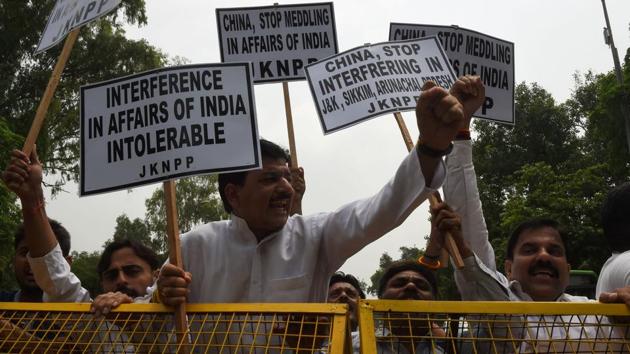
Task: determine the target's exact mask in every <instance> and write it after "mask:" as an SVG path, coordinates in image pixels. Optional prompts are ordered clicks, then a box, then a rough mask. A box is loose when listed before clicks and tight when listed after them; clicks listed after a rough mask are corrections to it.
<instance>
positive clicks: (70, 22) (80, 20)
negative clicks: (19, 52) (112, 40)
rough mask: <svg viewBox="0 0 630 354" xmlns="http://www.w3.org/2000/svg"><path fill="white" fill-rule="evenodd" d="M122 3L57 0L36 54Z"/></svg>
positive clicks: (97, 0)
mask: <svg viewBox="0 0 630 354" xmlns="http://www.w3.org/2000/svg"><path fill="white" fill-rule="evenodd" d="M119 4H120V0H57V2H56V3H55V7H54V8H53V11H52V12H51V14H50V16H48V22H47V23H46V28H45V29H44V32H43V33H42V37H41V38H40V40H39V44H38V45H37V50H35V54H37V53H40V52H43V51H45V50H46V49H48V48H50V47H52V46H54V45H55V44H57V43H59V42H60V41H61V40H62V39H63V38H64V37H65V36H66V34H68V33H69V32H70V31H72V30H73V29H75V28H78V27H81V26H83V25H84V24H86V23H88V22H90V21H92V20H95V19H97V18H99V17H101V16H103V15H105V14H107V13H109V12H110V11H112V10H114V9H115V8H116V7H117V6H118V5H119Z"/></svg>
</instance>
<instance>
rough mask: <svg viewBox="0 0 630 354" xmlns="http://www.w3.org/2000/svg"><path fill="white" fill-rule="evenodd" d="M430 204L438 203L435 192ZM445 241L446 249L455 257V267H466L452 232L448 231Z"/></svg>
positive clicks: (430, 197) (431, 196) (430, 196)
mask: <svg viewBox="0 0 630 354" xmlns="http://www.w3.org/2000/svg"><path fill="white" fill-rule="evenodd" d="M436 193H437V192H436ZM429 204H431V206H434V205H436V204H438V200H437V198H436V197H435V194H433V193H432V194H431V195H429ZM444 243H445V244H444V248H446V251H448V253H449V254H450V255H451V258H453V263H454V264H455V267H457V269H462V268H464V259H463V258H462V255H461V253H460V252H459V248H458V247H457V244H456V243H455V240H454V239H453V236H452V235H451V233H450V232H447V233H446V235H445V237H444Z"/></svg>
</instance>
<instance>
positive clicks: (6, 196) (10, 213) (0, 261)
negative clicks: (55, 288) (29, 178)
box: [0, 117, 22, 289]
mask: <svg viewBox="0 0 630 354" xmlns="http://www.w3.org/2000/svg"><path fill="white" fill-rule="evenodd" d="M21 143H22V137H20V136H19V135H17V134H14V133H13V132H11V130H10V129H9V126H8V124H7V122H6V120H5V119H3V118H2V117H0V151H10V149H11V147H12V146H16V145H19V144H21ZM8 163H9V155H6V154H3V155H0V166H2V168H3V167H4V166H7V165H8ZM16 199H17V198H16V196H15V194H13V192H11V191H10V190H9V189H8V188H7V187H6V186H5V185H4V183H1V182H0V205H2V208H0V209H1V210H0V270H1V272H0V289H13V288H16V287H17V284H16V282H15V277H14V276H13V266H12V264H13V255H14V247H13V234H14V233H15V230H16V228H17V225H18V224H19V223H20V221H21V220H22V214H21V213H20V208H19V207H18V206H17V205H16V204H15V201H16Z"/></svg>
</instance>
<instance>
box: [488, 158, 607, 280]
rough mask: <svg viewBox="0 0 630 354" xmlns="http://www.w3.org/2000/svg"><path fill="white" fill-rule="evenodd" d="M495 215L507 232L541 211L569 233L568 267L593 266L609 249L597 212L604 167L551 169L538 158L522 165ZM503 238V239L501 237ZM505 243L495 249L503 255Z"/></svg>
mask: <svg viewBox="0 0 630 354" xmlns="http://www.w3.org/2000/svg"><path fill="white" fill-rule="evenodd" d="M512 181H513V188H512V189H511V190H510V191H509V193H508V195H507V200H508V201H507V203H506V204H505V209H504V211H503V213H502V214H501V231H502V234H503V235H509V234H510V232H511V230H513V229H514V228H516V226H517V225H518V224H519V223H520V222H522V221H523V220H526V219H529V218H533V217H536V216H541V215H544V216H546V217H550V218H552V219H555V220H557V221H559V222H560V224H561V225H563V227H564V228H565V230H566V232H567V233H568V235H569V236H570V237H569V239H568V240H567V249H568V255H567V256H568V260H569V263H570V264H571V265H572V267H573V268H574V269H589V270H599V269H600V268H601V266H602V265H603V263H604V261H605V259H606V258H607V257H608V255H609V253H608V250H607V248H606V247H602V242H603V241H604V238H603V233H602V230H601V227H600V226H599V210H600V208H601V205H602V202H603V200H604V197H605V196H606V192H607V190H608V185H609V184H608V179H607V178H606V165H605V164H597V165H594V166H589V167H585V168H582V169H578V170H576V171H569V172H566V171H564V172H563V171H556V170H554V168H553V167H552V166H550V165H548V164H546V163H544V162H538V163H533V164H528V165H525V166H523V167H522V168H521V169H520V170H519V171H517V172H516V173H515V175H514V178H513V179H512ZM502 241H503V242H506V241H507V239H506V238H503V239H502ZM505 248H506V245H505V243H503V244H502V245H501V246H500V247H497V248H495V250H496V254H497V259H504V258H505V254H504V250H505Z"/></svg>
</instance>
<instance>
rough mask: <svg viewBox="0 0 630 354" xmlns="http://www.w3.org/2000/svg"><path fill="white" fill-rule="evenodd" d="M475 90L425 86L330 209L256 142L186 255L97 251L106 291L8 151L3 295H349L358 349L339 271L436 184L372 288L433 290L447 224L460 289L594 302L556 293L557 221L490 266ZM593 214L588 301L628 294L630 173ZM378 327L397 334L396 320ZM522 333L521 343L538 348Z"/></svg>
mask: <svg viewBox="0 0 630 354" xmlns="http://www.w3.org/2000/svg"><path fill="white" fill-rule="evenodd" d="M484 99H485V90H484V87H483V84H482V83H481V80H480V79H479V77H473V76H465V77H461V78H460V79H458V81H457V82H456V83H455V84H454V85H453V86H452V88H451V89H450V91H447V90H445V89H443V88H441V87H438V86H435V84H432V83H430V82H429V83H427V84H425V87H424V88H423V92H422V95H421V96H420V99H419V101H418V105H417V108H416V116H417V121H418V129H419V131H420V137H419V139H418V143H417V145H416V148H415V149H413V150H412V152H411V153H410V154H409V155H408V156H407V157H406V158H405V159H404V160H403V161H402V162H401V164H400V166H399V167H398V169H397V170H396V171H394V173H393V177H392V179H391V180H390V181H389V182H388V183H387V184H386V185H385V186H383V187H382V188H381V189H380V190H379V191H377V192H376V193H375V194H374V195H372V196H371V197H368V198H365V199H362V200H357V201H354V202H350V203H348V204H345V205H344V206H342V207H340V208H339V209H337V210H335V211H332V212H327V213H318V214H314V215H301V197H302V195H303V193H304V188H305V187H304V173H303V170H302V169H301V168H296V167H294V168H290V167H289V166H288V163H289V161H290V159H289V157H288V155H287V153H286V151H285V150H284V149H283V148H281V147H279V146H278V145H276V144H274V143H272V142H269V141H266V140H261V141H260V146H261V155H262V163H263V166H262V168H261V169H258V170H252V171H246V172H236V173H222V174H220V175H219V178H218V183H219V192H220V196H221V199H222V201H223V205H224V208H225V210H226V211H227V212H228V213H230V214H231V217H230V219H229V220H223V221H216V222H211V223H207V224H205V225H201V226H200V227H198V228H196V229H195V230H191V231H189V232H188V233H186V234H184V235H182V237H181V256H182V260H183V267H181V268H180V267H177V266H175V265H172V264H170V263H168V262H167V263H165V264H164V265H161V264H160V262H159V261H158V257H157V256H156V254H155V253H154V252H153V251H152V250H151V249H150V248H148V247H146V246H144V245H142V244H139V243H137V242H134V241H116V242H113V243H111V244H109V245H108V246H107V248H106V249H105V251H104V252H103V255H102V256H101V259H100V261H99V262H98V267H97V269H96V271H97V273H98V277H99V280H100V285H101V288H102V290H103V293H102V294H101V295H98V296H97V297H95V298H94V299H92V298H91V297H90V294H89V292H88V291H87V290H86V289H85V288H83V287H82V286H81V282H80V281H79V279H78V278H77V277H76V276H75V275H74V274H73V273H72V272H71V270H70V264H71V261H72V260H71V258H70V257H69V256H68V255H69V251H70V236H69V233H68V231H67V230H65V229H64V228H63V226H61V224H59V223H58V222H57V221H54V220H52V219H49V218H48V216H47V213H46V208H45V203H44V198H43V195H44V193H43V190H42V168H41V164H40V162H39V161H38V158H37V154H36V153H35V152H33V154H31V156H26V155H25V154H23V153H22V152H21V151H18V150H15V151H13V152H12V160H11V162H10V164H9V166H8V167H7V168H6V170H5V171H4V173H3V174H2V179H3V181H4V183H5V184H6V185H7V186H8V187H9V189H11V190H12V191H13V192H15V193H16V194H17V196H18V197H19V198H20V201H21V205H22V214H23V218H24V220H23V224H22V226H21V227H20V228H19V230H18V232H17V233H16V235H15V258H14V259H15V261H14V269H15V277H16V280H17V282H18V284H19V286H20V289H19V290H18V291H12V292H9V291H3V292H2V293H0V296H1V297H0V300H2V301H27V302H38V301H47V302H92V311H93V312H95V314H96V315H104V314H107V313H108V312H109V311H110V310H111V309H112V308H115V307H117V306H118V305H120V304H122V303H132V302H145V303H148V302H159V303H163V304H165V305H169V306H173V305H179V304H182V303H230V302H257V303H261V302H293V303H294V302H326V301H328V302H338V303H346V304H348V307H349V323H350V327H351V330H352V331H353V334H352V344H353V348H354V350H355V351H356V352H358V350H359V349H358V348H359V334H358V320H357V311H358V308H357V304H358V300H359V299H364V298H365V292H364V289H362V288H361V284H360V282H359V281H358V280H357V279H356V278H355V277H353V276H352V275H350V274H343V273H339V272H337V271H338V269H339V268H340V267H341V265H342V264H343V263H344V262H345V261H346V260H347V259H348V258H349V257H351V256H352V255H354V254H355V253H357V252H358V251H359V250H361V249H362V248H363V247H365V246H366V245H367V244H369V243H371V242H373V241H374V240H376V239H378V238H380V237H383V236H385V235H386V234H387V233H388V232H389V231H391V230H392V229H394V228H396V227H397V226H398V225H400V224H401V223H403V222H404V221H405V219H406V218H407V217H408V216H409V214H410V213H411V212H412V211H413V210H414V209H415V208H417V207H418V206H419V205H420V204H422V203H423V202H424V201H425V200H426V199H427V198H428V197H429V196H430V195H431V194H433V193H434V192H435V191H436V190H437V189H438V188H440V187H443V191H444V196H445V198H444V199H445V200H446V201H448V204H447V203H444V202H438V203H437V204H435V205H433V206H432V207H431V210H430V211H431V215H432V218H431V219H432V230H431V236H430V239H429V242H428V244H427V247H426V249H425V252H424V256H423V257H422V258H421V260H419V261H400V262H395V263H393V264H392V265H391V266H390V267H388V268H387V269H385V271H384V274H383V276H382V277H381V279H380V283H379V286H378V292H377V294H378V297H379V298H380V299H390V300H434V299H437V294H438V283H437V279H436V275H435V270H436V269H437V268H439V266H440V261H439V259H440V254H441V252H442V248H444V247H445V246H444V245H445V235H446V234H447V233H448V234H450V235H452V237H453V240H454V241H455V244H456V245H457V248H458V249H459V251H460V253H461V256H462V259H463V262H464V266H463V267H461V268H458V269H456V270H455V280H456V284H457V288H458V290H459V292H460V294H461V297H462V299H463V300H471V301H474V300H486V301H546V302H549V301H558V302H584V301H592V300H591V299H588V298H585V297H578V296H572V295H569V294H567V293H565V290H566V288H567V286H568V285H569V272H570V265H569V263H568V261H567V254H568V253H569V252H570V250H569V249H568V248H567V242H566V240H567V238H568V237H570V235H567V234H566V233H565V232H564V231H563V228H562V226H561V225H559V224H558V222H556V221H555V220H551V219H543V218H541V219H532V220H527V221H525V222H523V223H522V224H520V225H519V226H518V227H517V228H516V229H515V231H514V232H513V233H512V234H511V235H510V237H509V240H508V243H507V249H506V254H507V256H506V259H505V261H504V267H503V272H500V271H499V268H498V265H497V261H496V258H495V255H494V249H493V247H492V245H491V244H490V242H489V241H488V231H487V228H486V224H485V220H484V217H483V210H482V205H481V201H480V197H479V192H478V190H477V177H476V175H475V170H474V166H473V163H472V145H471V140H470V133H469V126H470V121H471V118H472V114H473V113H474V112H475V111H476V110H477V108H479V107H480V105H481V104H482V103H483V101H484ZM444 157H446V159H445V160H443V159H444ZM601 220H602V228H603V230H604V235H605V236H606V240H607V242H608V244H609V247H610V249H611V250H612V255H611V257H610V258H609V259H608V261H607V262H606V264H605V265H604V267H603V268H602V269H601V272H600V277H599V282H598V284H597V297H598V298H597V300H599V301H601V302H606V303H625V304H627V305H628V306H630V183H626V184H624V185H621V186H619V187H618V188H615V189H614V190H612V191H611V192H610V193H609V195H608V198H607V199H606V201H605V203H604V205H603V206H602V218H601ZM385 237H386V236H385ZM593 300H595V299H593ZM556 320H557V319H556ZM556 320H554V319H551V320H550V323H553V322H554V321H556ZM585 321H586V322H588V321H589V320H588V319H586V320H585ZM413 327H414V328H415V330H417V331H419V332H421V333H419V334H418V335H421V334H422V333H431V334H432V336H434V337H440V336H444V331H443V329H442V328H440V327H439V326H438V325H437V324H435V323H432V322H430V321H428V322H427V321H424V322H423V323H418V324H417V325H415V326H413ZM526 327H527V325H524V326H523V328H525V332H527V331H526ZM584 331H587V332H588V331H592V333H589V335H588V337H589V338H596V337H597V336H599V335H601V334H600V333H598V332H597V328H595V329H593V328H591V327H587V326H574V327H570V328H566V327H563V326H555V327H554V328H552V330H551V331H547V332H545V333H543V334H541V336H547V337H548V338H550V339H553V338H568V337H576V336H579V335H580V333H582V332H584ZM574 332H576V333H577V334H576V333H574ZM380 335H381V336H392V337H396V336H399V334H398V333H395V331H392V333H381V334H380ZM407 335H409V334H408V333H407ZM520 335H521V336H522V337H524V338H526V337H527V336H531V334H529V333H523V334H520ZM607 335H608V338H610V336H611V334H610V333H608V334H607ZM622 336H623V334H622ZM524 343H525V344H524V346H523V347H522V348H521V350H522V351H532V350H536V348H527V347H526V345H527V344H526V342H524ZM538 350H540V348H538ZM586 350H590V349H586ZM378 351H379V353H390V352H391V353H406V352H415V353H430V352H441V351H442V349H440V348H439V347H438V348H436V347H435V346H431V345H429V344H427V343H416V344H414V345H413V347H410V346H409V344H408V343H406V342H404V341H400V342H397V344H396V345H392V342H391V341H390V342H388V343H386V344H384V345H383V346H382V347H381V346H379V347H378Z"/></svg>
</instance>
